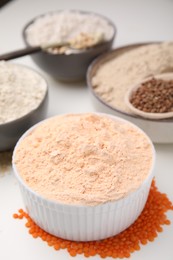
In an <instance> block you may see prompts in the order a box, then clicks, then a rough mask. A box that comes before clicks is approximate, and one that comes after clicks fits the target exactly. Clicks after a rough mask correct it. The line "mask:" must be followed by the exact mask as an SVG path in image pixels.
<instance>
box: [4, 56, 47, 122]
mask: <svg viewBox="0 0 173 260" xmlns="http://www.w3.org/2000/svg"><path fill="white" fill-rule="evenodd" d="M46 92H47V84H46V81H45V80H44V79H43V78H42V77H41V76H40V75H39V74H37V73H36V72H35V71H33V70H31V69H29V68H27V67H24V66H21V65H17V64H13V63H9V62H5V61H1V62H0V111H1V112H0V124H5V123H9V122H11V121H13V120H16V119H19V118H21V117H23V116H25V115H27V114H28V113H30V112H32V111H33V110H35V109H36V108H37V107H38V106H39V105H40V104H41V102H42V100H43V99H44V97H45V95H46Z"/></svg>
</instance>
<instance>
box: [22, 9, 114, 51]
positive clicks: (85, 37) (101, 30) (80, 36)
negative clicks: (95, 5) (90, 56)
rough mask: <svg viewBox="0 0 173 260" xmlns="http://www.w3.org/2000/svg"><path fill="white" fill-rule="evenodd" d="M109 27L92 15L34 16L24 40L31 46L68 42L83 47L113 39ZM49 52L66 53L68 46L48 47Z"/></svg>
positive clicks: (106, 21)
mask: <svg viewBox="0 0 173 260" xmlns="http://www.w3.org/2000/svg"><path fill="white" fill-rule="evenodd" d="M113 34H114V28H113V26H112V24H111V23H110V22H109V21H108V20H107V19H105V18H104V17H102V16H99V15H97V14H94V13H87V12H80V11H71V10H64V11H59V12H53V13H48V14H45V15H43V16H40V17H38V18H37V19H36V20H34V21H33V22H32V23H31V24H30V25H29V26H28V27H27V29H26V40H27V42H28V43H29V44H30V45H31V46H37V45H45V44H46V45H47V44H51V43H53V44H54V43H62V42H70V43H71V45H72V46H73V45H74V47H77V48H79V49H80V48H87V47H88V46H91V45H92V44H94V43H95V41H97V40H98V41H99V40H102V41H108V40H110V39H111V38H112V37H113ZM49 51H50V52H51V53H55V54H57V53H66V54H70V53H72V52H75V50H72V49H69V48H68V47H62V48H50V49H49Z"/></svg>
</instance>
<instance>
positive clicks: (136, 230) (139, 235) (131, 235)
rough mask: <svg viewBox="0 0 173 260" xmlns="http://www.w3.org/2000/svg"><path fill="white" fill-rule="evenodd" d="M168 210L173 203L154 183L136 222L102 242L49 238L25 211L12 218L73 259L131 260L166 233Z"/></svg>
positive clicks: (168, 221) (36, 236)
mask: <svg viewBox="0 0 173 260" xmlns="http://www.w3.org/2000/svg"><path fill="white" fill-rule="evenodd" d="M168 210H173V204H172V203H171V201H169V199H168V198H167V196H166V194H163V193H161V192H159V191H158V189H157V187H156V185H155V181H154V180H153V182H152V185H151V189H150V193H149V197H148V200H147V203H146V205H145V208H144V210H143V212H142V213H141V215H140V216H139V217H138V219H137V220H136V221H135V223H134V224H132V225H131V226H130V227H129V228H128V229H126V230H125V231H123V232H122V233H120V234H118V235H117V236H114V237H110V238H107V239H104V240H101V241H91V242H74V241H68V240H65V239H61V238H59V237H55V236H53V235H50V234H48V233H47V232H45V231H44V230H42V229H41V228H40V227H38V226H37V225H36V224H35V223H34V222H33V221H32V219H31V218H30V217H29V215H28V214H27V213H26V212H25V211H23V210H22V209H20V210H19V211H18V213H15V214H13V217H14V218H15V219H16V218H18V219H23V218H25V219H26V220H27V222H26V224H25V226H26V227H27V228H28V229H29V234H31V235H32V236H33V238H38V237H40V238H41V239H42V240H43V241H45V242H47V244H48V245H49V246H52V247H54V249H55V250H59V249H67V251H68V253H69V254H70V255H71V256H76V255H78V254H84V256H85V257H90V256H95V255H100V257H101V258H106V257H113V258H129V257H130V255H131V253H133V252H134V251H138V250H140V248H141V247H140V246H141V245H146V244H147V243H148V242H149V241H154V239H155V238H156V237H157V235H158V232H162V231H163V228H162V226H163V225H170V223H171V222H170V220H168V219H167V216H166V214H165V213H166V212H167V211H168Z"/></svg>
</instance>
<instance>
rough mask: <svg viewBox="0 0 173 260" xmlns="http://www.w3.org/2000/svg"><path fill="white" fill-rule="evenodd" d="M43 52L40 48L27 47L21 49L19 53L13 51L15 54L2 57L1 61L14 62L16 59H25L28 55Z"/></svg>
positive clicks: (10, 53)
mask: <svg viewBox="0 0 173 260" xmlns="http://www.w3.org/2000/svg"><path fill="white" fill-rule="evenodd" d="M41 50H42V48H41V47H38V46H37V47H27V48H24V49H20V50H17V51H13V52H9V53H6V54H3V55H0V60H12V59H15V58H19V57H23V56H25V55H28V54H32V53H36V52H39V51H41Z"/></svg>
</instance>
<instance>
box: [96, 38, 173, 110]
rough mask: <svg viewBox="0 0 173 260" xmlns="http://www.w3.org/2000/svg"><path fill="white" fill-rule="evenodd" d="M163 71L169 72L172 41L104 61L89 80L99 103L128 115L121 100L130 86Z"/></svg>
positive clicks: (171, 64) (172, 67)
mask: <svg viewBox="0 0 173 260" xmlns="http://www.w3.org/2000/svg"><path fill="white" fill-rule="evenodd" d="M164 72H173V42H170V43H166V42H165V43H161V44H150V45H147V46H142V47H138V48H135V49H133V50H129V51H127V52H124V53H123V54H121V55H120V56H118V57H117V58H113V59H111V60H110V61H108V62H105V63H104V64H103V65H101V66H100V67H99V69H98V70H97V72H96V74H95V76H94V77H93V79H92V85H93V88H94V91H95V92H96V94H97V95H98V96H100V97H101V99H102V100H104V101H106V102H107V103H108V104H109V105H111V106H113V107H114V108H117V109H119V110H122V111H125V112H128V113H131V111H130V110H129V109H128V107H127V106H126V104H125V101H124V97H125V94H126V93H127V91H128V90H129V89H130V87H132V86H133V85H135V84H137V83H138V82H139V81H140V80H142V79H144V78H146V77H148V76H151V75H154V74H160V73H164Z"/></svg>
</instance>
